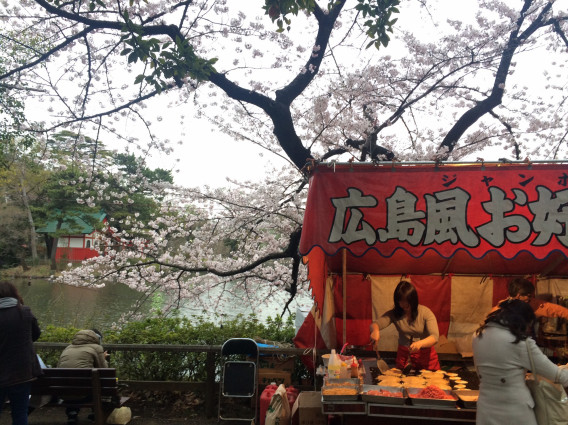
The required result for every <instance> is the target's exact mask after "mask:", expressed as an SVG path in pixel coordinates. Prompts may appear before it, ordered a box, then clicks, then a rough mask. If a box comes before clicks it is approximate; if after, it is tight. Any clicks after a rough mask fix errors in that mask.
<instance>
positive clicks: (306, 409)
mask: <svg viewBox="0 0 568 425" xmlns="http://www.w3.org/2000/svg"><path fill="white" fill-rule="evenodd" d="M292 425H327V415H324V414H323V413H322V408H321V391H302V392H301V393H300V394H299V395H298V398H297V399H296V402H295V403H294V406H293V407H292Z"/></svg>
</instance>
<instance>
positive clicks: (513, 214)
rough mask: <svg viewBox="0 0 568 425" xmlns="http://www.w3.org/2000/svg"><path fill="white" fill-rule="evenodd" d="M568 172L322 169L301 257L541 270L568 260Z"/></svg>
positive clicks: (313, 182)
mask: <svg viewBox="0 0 568 425" xmlns="http://www.w3.org/2000/svg"><path fill="white" fill-rule="evenodd" d="M567 227H568V166H567V165H565V164H527V165H519V164H514V165H511V164H484V165H483V164H479V165H476V164H473V165H454V164H452V165H439V166H435V165H419V166H417V165H407V166H404V165H398V166H394V165H393V166H383V165H381V166H373V165H363V164H343V165H335V166H327V165H326V166H322V165H319V166H317V167H316V168H315V169H314V170H313V173H312V175H311V178H310V188H309V192H308V201H307V206H306V214H305V218H304V226H303V231H302V239H301V242H300V252H301V253H302V254H304V255H305V254H307V253H309V252H310V250H311V249H312V248H313V247H315V246H318V247H320V248H321V249H322V250H323V251H324V252H325V253H326V254H327V255H328V256H333V255H335V254H336V253H337V252H338V251H339V250H341V249H342V248H347V250H348V251H349V253H350V255H351V256H352V257H354V258H355V257H361V256H363V255H364V254H366V253H368V252H369V251H376V253H378V254H380V256H381V257H383V258H389V257H392V256H393V255H394V254H395V253H396V252H397V251H400V250H402V251H404V252H405V253H406V254H408V256H409V257H411V258H414V259H416V258H421V257H423V256H424V255H425V254H428V253H430V254H432V253H435V254H437V255H438V256H440V257H443V258H444V259H449V258H451V257H452V256H454V255H456V254H459V253H460V252H462V251H463V252H465V253H467V254H468V255H469V257H471V258H473V259H481V258H483V257H484V256H486V255H487V254H488V253H490V252H492V253H497V254H498V255H499V256H500V257H502V258H503V259H506V260H510V259H514V258H516V257H518V255H519V253H521V252H525V253H530V255H531V256H532V257H534V259H537V260H542V259H545V258H547V257H548V256H549V255H550V254H551V253H553V252H559V253H561V254H562V255H563V257H566V256H567V252H568V232H567Z"/></svg>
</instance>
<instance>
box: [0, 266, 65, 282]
mask: <svg viewBox="0 0 568 425" xmlns="http://www.w3.org/2000/svg"><path fill="white" fill-rule="evenodd" d="M52 274H54V273H53V270H51V269H50V267H49V264H41V265H37V266H30V267H28V268H27V270H24V268H23V267H22V266H17V267H12V268H8V269H0V279H8V278H20V279H21V278H30V279H40V278H42V279H45V278H48V277H50V276H51V275H52Z"/></svg>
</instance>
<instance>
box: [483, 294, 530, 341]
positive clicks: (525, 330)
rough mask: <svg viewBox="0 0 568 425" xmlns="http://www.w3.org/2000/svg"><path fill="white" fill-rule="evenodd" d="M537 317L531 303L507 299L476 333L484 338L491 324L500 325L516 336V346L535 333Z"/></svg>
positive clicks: (490, 314)
mask: <svg viewBox="0 0 568 425" xmlns="http://www.w3.org/2000/svg"><path fill="white" fill-rule="evenodd" d="M535 320H536V316H535V314H534V311H533V309H532V307H531V306H530V304H529V303H526V302H524V301H521V300H516V299H507V300H505V301H501V302H500V303H499V308H498V309H497V310H495V311H493V312H491V313H489V314H488V315H487V317H486V318H485V321H484V322H483V324H482V325H481V326H480V327H479V329H477V331H475V333H476V335H478V336H480V337H481V336H482V335H483V331H484V330H485V328H486V327H487V325H488V324H489V323H498V324H500V325H502V326H505V327H506V328H508V329H509V331H511V333H512V334H513V335H515V341H513V342H514V343H515V344H516V343H517V342H519V341H521V340H525V339H527V337H528V336H529V335H531V334H533V333H534V329H533V326H534V323H535Z"/></svg>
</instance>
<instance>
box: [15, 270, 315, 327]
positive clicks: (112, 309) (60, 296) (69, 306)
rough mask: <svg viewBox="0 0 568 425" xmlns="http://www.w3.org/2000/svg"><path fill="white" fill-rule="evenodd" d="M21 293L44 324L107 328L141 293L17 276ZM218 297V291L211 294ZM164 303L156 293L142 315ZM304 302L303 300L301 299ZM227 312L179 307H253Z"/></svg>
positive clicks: (188, 311)
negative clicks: (216, 309) (216, 308)
mask: <svg viewBox="0 0 568 425" xmlns="http://www.w3.org/2000/svg"><path fill="white" fill-rule="evenodd" d="M12 281H13V283H14V284H15V285H16V287H17V288H18V291H19V292H20V294H21V295H22V298H23V299H24V302H25V304H26V305H28V306H30V307H31V309H32V311H33V312H34V314H35V316H36V317H37V318H38V321H39V322H40V326H41V327H45V326H47V325H54V326H74V327H77V328H91V327H97V328H101V329H108V328H109V327H111V326H112V325H113V323H117V322H119V321H120V319H121V317H122V316H123V315H124V314H125V313H128V312H129V311H132V309H133V305H134V304H135V302H136V300H138V299H139V298H140V297H141V296H142V295H141V294H140V293H139V292H137V291H135V290H133V289H130V288H129V287H128V286H126V285H123V284H115V285H107V286H106V287H104V288H101V289H94V288H84V287H75V286H69V285H63V284H61V283H54V282H51V281H48V280H45V279H33V280H30V281H28V280H26V279H15V280H12ZM210 296H214V297H215V296H217V297H218V294H210ZM164 302H165V299H164V296H162V295H161V294H157V295H156V296H155V297H154V298H153V299H152V300H151V302H149V303H146V305H144V307H143V308H142V309H141V310H140V313H141V315H142V316H147V315H148V314H149V312H150V309H151V308H160V307H161V306H162V305H163V303H164ZM299 302H301V300H300V301H299ZM310 303H311V301H310V300H303V302H302V305H310ZM284 304H285V297H283V298H282V299H272V300H271V306H269V307H268V308H265V309H263V310H262V311H257V312H256V313H257V316H258V317H259V319H261V320H264V319H266V317H268V316H272V317H276V316H278V315H280V314H281V312H282V308H283V306H284ZM226 305H227V306H228V307H226V308H225V309H224V311H216V312H212V311H204V310H203V309H202V308H199V307H195V306H194V305H193V304H192V303H191V302H187V303H186V304H185V305H183V306H182V307H181V308H180V314H182V315H185V316H201V317H204V318H205V319H209V320H212V319H214V318H215V316H216V315H217V316H219V315H221V316H222V319H221V320H224V319H225V318H226V319H232V318H234V317H235V316H236V315H237V314H244V315H249V314H251V313H253V309H252V307H251V306H249V305H243V303H242V302H233V303H231V302H230V301H228V302H227V303H226ZM296 305H297V304H296V302H294V303H293V304H292V305H291V307H290V308H291V310H292V312H295V311H296Z"/></svg>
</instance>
